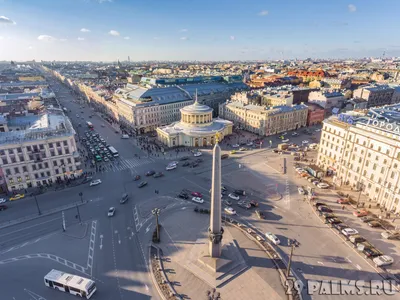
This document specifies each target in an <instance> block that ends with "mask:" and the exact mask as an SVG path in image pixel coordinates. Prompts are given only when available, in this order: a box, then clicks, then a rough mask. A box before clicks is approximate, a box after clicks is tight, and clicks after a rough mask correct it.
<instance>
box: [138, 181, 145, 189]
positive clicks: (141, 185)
mask: <svg viewBox="0 0 400 300" xmlns="http://www.w3.org/2000/svg"><path fill="white" fill-rule="evenodd" d="M146 185H147V181H142V182H141V183H139V185H138V188H142V187H144V186H146Z"/></svg>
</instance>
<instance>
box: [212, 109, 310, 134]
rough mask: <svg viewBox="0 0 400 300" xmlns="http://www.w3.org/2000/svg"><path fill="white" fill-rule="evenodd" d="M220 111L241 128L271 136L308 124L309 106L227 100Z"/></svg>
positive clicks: (224, 117)
mask: <svg viewBox="0 0 400 300" xmlns="http://www.w3.org/2000/svg"><path fill="white" fill-rule="evenodd" d="M219 113H220V117H221V118H223V119H226V120H230V121H232V122H233V124H234V126H236V127H238V128H240V129H243V130H247V131H250V132H253V133H256V134H259V135H262V136H269V135H273V134H277V133H281V132H285V131H288V130H297V129H298V128H300V127H304V126H306V123H307V113H308V108H307V106H306V105H304V104H299V105H291V106H274V107H265V106H258V105H253V104H247V105H246V104H244V103H242V102H229V101H227V102H226V103H222V104H220V106H219Z"/></svg>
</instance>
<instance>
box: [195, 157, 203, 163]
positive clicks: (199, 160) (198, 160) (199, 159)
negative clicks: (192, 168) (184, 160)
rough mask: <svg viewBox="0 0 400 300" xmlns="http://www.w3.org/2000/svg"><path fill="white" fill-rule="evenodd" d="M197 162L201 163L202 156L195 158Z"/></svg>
mask: <svg viewBox="0 0 400 300" xmlns="http://www.w3.org/2000/svg"><path fill="white" fill-rule="evenodd" d="M195 161H196V162H197V163H201V162H203V159H202V158H198V159H196V160H195Z"/></svg>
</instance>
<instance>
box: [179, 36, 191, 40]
mask: <svg viewBox="0 0 400 300" xmlns="http://www.w3.org/2000/svg"><path fill="white" fill-rule="evenodd" d="M188 39H189V38H188V37H187V36H183V37H181V40H182V41H187V40H188Z"/></svg>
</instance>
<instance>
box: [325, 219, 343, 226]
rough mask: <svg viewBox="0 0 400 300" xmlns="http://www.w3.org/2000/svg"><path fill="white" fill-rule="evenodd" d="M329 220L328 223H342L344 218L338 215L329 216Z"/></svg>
mask: <svg viewBox="0 0 400 300" xmlns="http://www.w3.org/2000/svg"><path fill="white" fill-rule="evenodd" d="M326 220H327V221H328V223H330V224H332V225H333V224H340V223H342V220H340V219H339V218H337V217H333V218H327V219H326Z"/></svg>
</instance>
